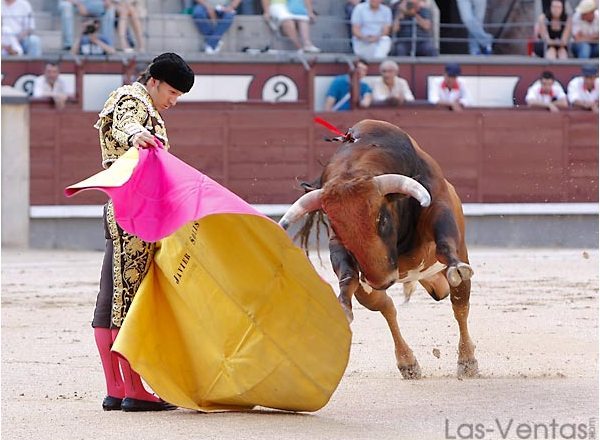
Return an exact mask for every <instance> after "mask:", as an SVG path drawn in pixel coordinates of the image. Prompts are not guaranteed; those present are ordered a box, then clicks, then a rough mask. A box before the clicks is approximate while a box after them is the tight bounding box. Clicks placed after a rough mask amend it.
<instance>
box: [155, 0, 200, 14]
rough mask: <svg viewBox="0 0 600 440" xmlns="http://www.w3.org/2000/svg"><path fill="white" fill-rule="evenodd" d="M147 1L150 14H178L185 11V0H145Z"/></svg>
mask: <svg viewBox="0 0 600 440" xmlns="http://www.w3.org/2000/svg"><path fill="white" fill-rule="evenodd" d="M145 2H146V9H147V11H148V15H149V16H152V15H153V14H176V13H181V11H183V0H145ZM193 3H195V2H193Z"/></svg>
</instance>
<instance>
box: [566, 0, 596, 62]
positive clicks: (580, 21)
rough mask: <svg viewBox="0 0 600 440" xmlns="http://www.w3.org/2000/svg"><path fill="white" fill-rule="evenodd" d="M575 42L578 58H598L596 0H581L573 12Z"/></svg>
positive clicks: (574, 51) (572, 48) (575, 51)
mask: <svg viewBox="0 0 600 440" xmlns="http://www.w3.org/2000/svg"><path fill="white" fill-rule="evenodd" d="M572 33H573V44H572V45H571V50H572V51H573V54H574V55H575V57H576V58H598V6H597V5H596V1H595V0H581V2H580V3H579V5H577V8H575V14H573V29H572Z"/></svg>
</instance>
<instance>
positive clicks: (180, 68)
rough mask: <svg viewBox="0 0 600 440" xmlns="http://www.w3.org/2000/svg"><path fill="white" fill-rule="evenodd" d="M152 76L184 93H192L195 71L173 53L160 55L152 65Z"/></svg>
mask: <svg viewBox="0 0 600 440" xmlns="http://www.w3.org/2000/svg"><path fill="white" fill-rule="evenodd" d="M149 70H150V76H151V77H152V78H154V79H157V80H159V81H164V82H166V83H167V84H169V85H170V86H171V87H173V88H175V89H177V90H179V91H180V92H182V93H187V92H189V91H190V89H191V88H192V86H193V85H194V71H193V70H192V69H191V67H190V66H188V64H187V63H186V62H185V61H183V58H181V57H180V56H179V55H177V54H176V53H173V52H166V53H163V54H160V55H159V56H157V57H156V58H154V59H153V60H152V63H151V64H150V69H149Z"/></svg>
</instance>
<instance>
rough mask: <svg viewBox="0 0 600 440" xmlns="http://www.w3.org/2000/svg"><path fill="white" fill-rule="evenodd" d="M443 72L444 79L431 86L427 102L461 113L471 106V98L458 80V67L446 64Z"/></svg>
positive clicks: (453, 64)
mask: <svg viewBox="0 0 600 440" xmlns="http://www.w3.org/2000/svg"><path fill="white" fill-rule="evenodd" d="M444 72H445V73H444V77H443V78H441V79H439V80H437V81H436V82H435V83H434V84H433V88H432V90H431V92H430V94H429V102H431V103H432V104H435V105H437V106H438V107H446V108H448V109H450V110H453V111H461V110H463V108H464V107H467V106H468V105H470V104H471V98H470V96H469V93H468V91H467V88H466V87H465V85H464V83H463V81H462V80H461V79H460V78H458V76H459V75H460V72H461V70H460V66H459V65H458V64H455V63H450V64H446V67H445V70H444Z"/></svg>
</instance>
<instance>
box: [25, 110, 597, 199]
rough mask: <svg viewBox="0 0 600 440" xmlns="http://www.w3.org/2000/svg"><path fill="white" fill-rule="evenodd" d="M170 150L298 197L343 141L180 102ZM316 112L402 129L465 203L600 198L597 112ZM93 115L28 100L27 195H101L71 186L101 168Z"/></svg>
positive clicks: (222, 177)
mask: <svg viewBox="0 0 600 440" xmlns="http://www.w3.org/2000/svg"><path fill="white" fill-rule="evenodd" d="M164 116H165V120H166V124H167V130H168V134H169V139H170V142H171V145H172V147H173V148H172V153H173V154H175V155H177V156H178V157H180V158H181V159H183V160H184V161H186V162H188V163H189V164H191V165H192V166H194V167H196V168H197V169H199V170H201V171H202V172H204V173H205V174H207V175H208V176H210V177H212V178H214V179H215V180H217V181H219V182H220V183H222V184H223V185H225V186H226V187H228V188H230V189H231V190H232V191H234V192H236V193H237V194H239V195H240V196H241V197H243V198H244V199H245V200H247V201H248V202H250V203H290V202H292V201H294V200H295V199H296V198H297V197H298V196H299V195H300V194H301V191H300V189H299V185H298V182H299V181H303V180H308V181H311V180H313V179H315V178H316V177H318V175H319V174H320V170H321V168H322V164H324V163H325V162H326V161H327V160H328V158H329V157H330V156H331V154H332V153H333V152H334V151H335V149H336V148H337V146H338V144H336V143H332V142H327V141H325V140H324V138H325V137H331V136H333V134H332V133H329V132H328V131H327V130H326V129H325V128H324V127H321V126H320V125H316V124H315V123H314V122H313V118H314V116H315V113H314V112H312V111H309V110H302V109H301V110H294V109H288V110H285V111H281V110H277V109H265V108H257V109H251V108H250V107H247V108H244V109H228V110H211V109H206V108H203V106H202V105H199V104H182V105H180V106H178V107H176V108H175V109H173V110H170V111H169V112H166V113H165V115H164ZM319 116H321V117H323V118H325V119H327V120H329V121H330V122H331V123H333V124H334V125H336V126H337V127H339V128H340V130H342V131H345V130H346V129H347V128H348V127H350V126H351V125H353V124H354V123H355V122H357V121H359V120H361V119H365V118H370V119H382V120H386V121H389V122H392V123H394V124H396V125H398V126H400V127H401V128H403V129H404V130H406V131H407V132H408V133H409V134H410V135H411V136H412V137H413V138H414V139H416V140H417V142H418V143H419V144H420V145H421V147H422V148H423V149H425V150H426V151H428V152H429V153H430V154H431V155H432V156H433V157H434V158H435V159H436V160H437V161H438V162H439V163H440V164H441V166H442V168H443V170H444V172H445V175H446V177H447V178H448V179H449V180H450V181H451V182H452V183H453V184H454V185H455V186H456V188H457V190H458V193H459V194H460V196H461V198H462V199H463V201H464V202H466V203H500V202H503V203H509V202H565V203H567V202H597V201H598V119H597V115H594V114H589V113H587V112H583V111H566V112H561V113H558V114H554V113H549V112H546V111H541V110H528V109H506V110H491V109H485V110H483V109H470V110H467V111H465V112H462V113H453V112H450V111H445V110H441V109H435V108H430V107H425V108H422V107H405V108H400V109H372V110H364V111H354V112H347V113H323V114H320V115H319ZM96 118H97V114H96V113H91V112H83V111H82V110H81V109H79V108H77V107H76V106H72V107H68V108H67V109H65V110H64V111H61V112H57V111H56V110H55V109H54V108H52V107H51V106H50V105H49V104H48V103H43V102H33V103H32V105H31V204H32V205H68V204H73V205H82V204H100V203H103V202H104V201H105V200H106V197H105V196H104V195H103V194H100V193H95V192H89V193H87V194H82V195H81V196H78V197H76V198H73V199H67V198H65V197H64V196H63V188H64V187H65V186H67V185H69V184H71V183H74V182H76V181H79V180H81V179H83V178H85V177H87V176H89V175H91V174H93V173H95V172H98V171H99V170H100V169H101V167H100V162H101V160H100V147H99V142H98V133H97V130H95V129H94V128H93V124H94V123H95V121H96Z"/></svg>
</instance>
